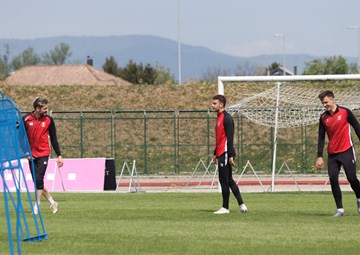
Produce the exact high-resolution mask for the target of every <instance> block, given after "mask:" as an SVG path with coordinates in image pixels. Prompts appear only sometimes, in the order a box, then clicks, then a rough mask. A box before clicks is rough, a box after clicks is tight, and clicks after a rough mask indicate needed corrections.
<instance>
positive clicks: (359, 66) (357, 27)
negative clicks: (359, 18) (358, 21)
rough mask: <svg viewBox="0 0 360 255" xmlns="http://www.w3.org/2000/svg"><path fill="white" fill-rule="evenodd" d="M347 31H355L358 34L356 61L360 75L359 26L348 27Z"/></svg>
mask: <svg viewBox="0 0 360 255" xmlns="http://www.w3.org/2000/svg"><path fill="white" fill-rule="evenodd" d="M348 29H356V30H357V32H358V42H357V44H358V52H357V54H358V59H357V71H358V73H360V26H350V27H348Z"/></svg>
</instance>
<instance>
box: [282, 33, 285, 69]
mask: <svg viewBox="0 0 360 255" xmlns="http://www.w3.org/2000/svg"><path fill="white" fill-rule="evenodd" d="M282 54H283V68H284V71H283V73H284V75H286V73H285V35H283V36H282Z"/></svg>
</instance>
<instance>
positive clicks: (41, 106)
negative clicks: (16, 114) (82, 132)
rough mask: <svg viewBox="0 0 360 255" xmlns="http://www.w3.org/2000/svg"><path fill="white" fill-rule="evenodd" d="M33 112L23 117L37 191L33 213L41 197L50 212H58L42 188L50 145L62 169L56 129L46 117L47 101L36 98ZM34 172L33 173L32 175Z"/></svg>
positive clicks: (56, 204)
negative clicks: (44, 199)
mask: <svg viewBox="0 0 360 255" xmlns="http://www.w3.org/2000/svg"><path fill="white" fill-rule="evenodd" d="M33 107H34V111H33V112H31V113H30V114H28V115H26V116H24V124H25V128H26V133H27V136H28V139H29V143H30V148H31V152H32V156H33V161H34V167H35V169H32V164H31V162H30V164H29V165H30V167H31V174H34V173H35V176H33V179H34V177H35V185H36V189H37V200H38V201H37V204H35V206H34V210H33V213H34V214H37V213H38V207H37V206H40V201H41V198H42V196H44V197H45V198H46V199H47V200H48V201H49V203H50V210H51V212H52V213H56V212H57V211H58V203H57V202H55V200H54V199H53V198H52V196H51V195H50V193H49V191H48V190H47V188H46V187H45V186H44V176H45V172H46V168H47V165H48V160H49V156H50V144H49V137H50V141H51V145H52V147H53V149H54V151H55V153H56V155H57V157H58V160H57V164H58V167H62V166H63V164H64V162H63V159H62V157H61V152H60V147H59V143H58V141H57V136H56V128H55V123H54V120H53V118H51V117H50V116H48V115H47V112H48V110H49V106H48V101H47V100H46V99H44V98H36V99H35V100H34V102H33ZM33 170H34V173H33Z"/></svg>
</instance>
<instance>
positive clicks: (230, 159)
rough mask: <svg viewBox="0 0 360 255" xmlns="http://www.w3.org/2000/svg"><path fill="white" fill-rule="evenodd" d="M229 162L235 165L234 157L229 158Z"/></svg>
mask: <svg viewBox="0 0 360 255" xmlns="http://www.w3.org/2000/svg"><path fill="white" fill-rule="evenodd" d="M229 163H230V165H232V166H235V161H234V157H230V158H229Z"/></svg>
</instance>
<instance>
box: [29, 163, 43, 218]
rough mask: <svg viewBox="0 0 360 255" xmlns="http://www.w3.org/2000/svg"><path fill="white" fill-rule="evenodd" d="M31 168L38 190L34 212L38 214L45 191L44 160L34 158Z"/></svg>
mask: <svg viewBox="0 0 360 255" xmlns="http://www.w3.org/2000/svg"><path fill="white" fill-rule="evenodd" d="M29 166H30V172H31V175H32V178H33V180H34V184H35V186H36V190H37V197H36V198H37V202H36V203H35V205H34V211H33V213H34V214H37V213H38V210H39V209H38V206H40V203H41V198H42V196H43V190H44V175H45V168H44V162H43V158H34V159H33V164H31V161H29ZM33 167H34V169H33Z"/></svg>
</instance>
